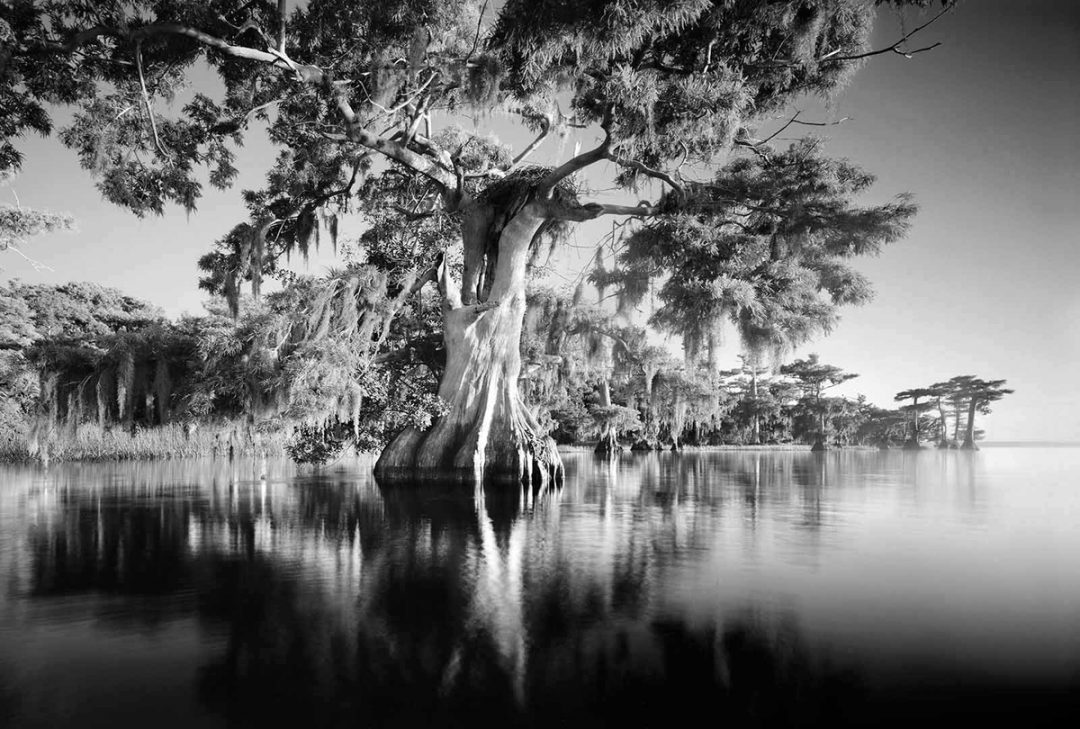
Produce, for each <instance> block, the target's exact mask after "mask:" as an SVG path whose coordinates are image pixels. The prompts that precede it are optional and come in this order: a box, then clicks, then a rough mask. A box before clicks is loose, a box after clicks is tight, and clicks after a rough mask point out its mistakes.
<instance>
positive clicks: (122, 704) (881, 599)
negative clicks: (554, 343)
mask: <svg viewBox="0 0 1080 729" xmlns="http://www.w3.org/2000/svg"><path fill="white" fill-rule="evenodd" d="M920 455H922V454H901V453H896V454H887V453H886V454H881V453H876V452H871V453H865V454H854V453H829V454H823V455H818V454H814V455H810V454H769V453H740V454H710V455H707V456H706V455H702V456H693V455H684V454H669V453H648V454H636V455H634V456H632V457H631V456H628V457H625V458H623V459H622V460H619V461H616V462H615V464H614V465H612V464H610V462H608V461H606V460H605V461H597V460H594V459H593V457H592V456H591V454H589V455H585V454H582V455H581V456H580V457H578V456H571V457H569V458H568V459H567V461H568V463H567V466H568V471H567V479H566V487H565V489H563V490H562V491H560V492H552V493H543V494H533V493H530V492H515V493H501V494H495V493H482V492H481V493H471V492H470V493H467V494H463V493H460V492H457V491H446V490H432V489H424V490H409V489H400V488H399V489H393V490H386V491H380V490H379V489H378V488H377V487H376V486H375V485H374V484H373V483H372V482H371V481H370V480H369V479H367V478H366V477H364V476H363V474H365V473H366V470H365V467H364V464H359V465H358V467H357V468H355V469H342V470H339V471H331V472H327V473H321V474H306V475H303V474H301V475H298V474H296V473H295V472H294V471H293V470H292V469H291V468H290V467H289V466H287V465H285V464H280V463H270V464H252V463H242V462H238V463H236V464H227V463H213V462H202V463H196V464H192V463H175V462H174V463H168V462H166V463H157V464H134V465H129V466H99V467H90V466H72V467H63V468H60V469H56V470H54V471H51V472H49V473H47V474H46V473H42V472H40V471H31V470H25V471H10V472H8V474H7V475H9V476H10V478H9V479H7V481H8V483H9V484H11V485H10V486H8V487H7V488H6V489H5V490H4V491H3V492H2V493H0V570H2V571H3V572H2V577H3V580H4V582H3V583H2V584H3V587H2V588H0V595H2V601H0V631H2V632H0V638H2V639H3V643H4V645H5V651H4V655H5V656H6V658H3V659H0V712H3V713H0V718H4V717H5V715H6V717H7V718H8V719H10V720H11V722H10V723H11V724H13V725H16V726H18V725H27V726H31V725H42V726H47V725H59V724H75V723H79V722H85V721H89V722H91V723H94V724H105V723H109V724H112V725H116V724H118V723H119V724H121V725H122V724H124V723H126V722H127V721H128V720H131V719H133V718H135V717H139V716H143V718H145V715H144V710H145V708H146V707H145V702H143V701H142V700H141V699H140V695H139V692H137V691H136V692H132V693H131V694H125V693H124V692H123V691H117V690H116V687H126V686H133V685H139V684H140V681H144V680H145V678H146V676H147V675H151V674H153V673H154V671H155V670H156V671H157V673H158V674H164V675H166V676H167V678H166V679H165V680H164V681H161V682H160V683H161V684H162V687H161V688H159V689H158V690H159V691H160V692H162V693H163V694H167V695H163V696H160V697H159V699H158V702H157V705H159V706H160V705H161V702H163V701H164V702H166V704H168V705H171V706H174V707H175V712H173V713H164V712H163V713H164V716H163V719H162V720H163V721H164V722H165V723H168V722H169V721H170V720H172V721H175V722H176V725H178V726H179V725H192V724H193V723H198V724H212V723H215V722H216V723H226V724H232V725H253V724H265V723H267V722H271V723H273V724H279V723H282V722H293V721H295V722H302V723H303V724H305V725H314V726H337V725H346V724H348V725H354V724H357V723H363V724H365V725H384V724H394V725H397V726H403V725H404V726H411V725H416V724H422V725H429V724H440V725H462V726H466V725H467V726H477V725H481V726H488V725H502V726H505V725H508V724H509V725H523V724H528V725H537V726H541V725H543V726H550V725H552V724H553V723H554V724H560V723H568V724H573V725H579V724H585V723H592V724H597V723H599V724H601V725H606V724H614V723H616V722H618V723H619V724H623V725H626V726H653V725H658V724H661V723H664V724H666V723H670V722H671V721H672V720H673V717H676V716H682V715H684V714H687V713H688V712H698V714H699V715H702V716H707V717H708V718H709V719H710V720H711V721H727V722H735V723H737V724H738V725H750V726H792V725H812V726H816V725H832V726H835V725H842V724H864V723H867V722H873V723H876V724H880V723H882V720H883V718H885V717H890V718H895V719H897V720H898V721H899V720H900V719H903V720H905V721H908V720H913V719H925V718H927V717H933V716H936V715H938V714H941V713H942V712H947V711H950V710H954V711H957V712H959V713H961V714H963V715H965V716H966V715H969V714H971V713H973V712H974V713H979V712H986V713H995V714H999V713H1001V712H1003V711H1005V712H1008V711H1014V712H1019V713H1021V714H1022V715H1023V716H1024V718H1025V720H1026V721H1027V722H1028V723H1030V722H1031V721H1033V720H1034V719H1037V718H1039V717H1042V716H1050V715H1051V713H1052V714H1054V715H1055V716H1059V715H1060V714H1061V713H1062V712H1065V711H1072V710H1075V708H1076V706H1075V700H1076V699H1075V693H1070V691H1071V690H1072V689H1075V688H1076V687H1077V686H1078V685H1080V681H1078V680H1077V679H1078V677H1080V674H1078V673H1076V669H1077V668H1078V667H1080V660H1077V659H1078V658H1080V630H1078V626H1080V620H1077V618H1078V617H1080V610H1078V609H1077V608H1078V607H1080V595H1078V594H1077V591H1076V589H1075V588H1073V587H1066V586H1060V587H1059V589H1058V590H1057V592H1055V593H1054V594H1051V595H1048V600H1047V603H1048V604H1052V605H1050V606H1051V607H1052V606H1053V605H1057V606H1058V607H1059V608H1060V606H1061V600H1062V599H1064V600H1066V601H1067V608H1066V609H1065V610H1064V611H1058V612H1054V611H1053V610H1051V611H1050V612H1047V609H1048V605H1047V604H1043V603H1042V602H1040V601H1039V600H1034V601H1032V600H1029V601H1028V603H1023V602H1022V601H1020V602H1017V601H1016V600H1015V599H1012V598H1008V597H1005V598H998V599H997V601H996V604H997V605H998V606H1003V607H1006V608H1008V609H1010V610H1013V611H1014V615H1013V616H1012V617H1013V618H1015V611H1017V610H1020V611H1023V610H1027V612H1028V614H1029V615H1030V619H1043V620H1046V621H1049V622H1047V623H1046V624H1044V626H1043V628H1044V629H1043V630H1042V631H1039V630H1035V631H1032V630H1030V628H1031V626H1030V624H1024V623H1023V622H1021V623H1019V624H1017V623H1015V620H1010V618H1009V616H1005V617H1002V616H1000V615H998V616H994V615H990V616H989V618H992V619H989V618H987V615H983V616H982V617H983V618H984V619H988V620H989V622H987V623H986V625H985V628H986V631H985V632H987V633H989V634H992V637H990V636H987V640H986V641H985V642H986V644H987V645H985V646H983V645H982V642H981V641H980V635H979V633H978V631H976V632H975V634H973V635H972V634H965V633H964V631H965V630H967V631H968V633H970V627H965V626H963V625H962V622H961V621H962V620H964V619H968V620H971V619H975V620H978V619H979V617H980V616H979V615H974V616H972V615H971V614H967V615H965V614H964V611H963V607H965V605H964V604H963V601H964V600H965V599H966V598H967V597H971V596H974V597H976V598H978V597H980V593H979V590H980V589H983V588H985V585H982V584H974V583H973V584H971V585H967V586H961V587H963V588H964V589H966V590H967V591H968V592H963V591H960V592H957V593H955V595H954V597H955V598H956V599H959V600H960V601H961V610H960V611H959V613H957V612H955V611H954V612H950V608H949V606H948V605H947V604H945V605H942V604H941V603H939V602H936V601H935V600H934V599H933V598H932V597H929V598H928V597H927V595H928V594H930V595H932V594H933V590H934V589H938V585H939V580H940V578H941V577H942V576H943V575H944V576H949V575H950V574H952V573H950V572H949V570H948V569H945V570H943V571H942V570H941V565H938V568H939V571H938V572H936V573H934V572H932V571H929V569H928V565H927V564H924V563H921V562H920V561H919V556H920V553H918V552H916V551H915V550H914V549H913V548H912V547H911V545H912V544H913V543H914V540H912V541H909V540H908V538H907V537H906V536H905V532H904V531H903V530H904V529H908V528H913V527H914V528H916V529H925V531H923V532H921V533H920V534H919V536H921V537H923V538H924V539H925V538H927V537H928V536H929V538H931V539H934V540H936V541H935V545H934V546H935V547H936V548H937V549H939V550H941V554H939V555H938V557H939V558H940V560H941V561H943V562H944V563H945V566H946V567H947V566H948V564H949V561H950V558H949V555H948V554H945V552H946V550H949V549H950V548H951V549H952V551H953V552H958V553H962V554H965V555H967V554H968V553H967V552H966V551H965V550H966V549H969V548H971V547H972V546H977V545H978V544H979V543H980V542H979V535H980V534H982V533H983V531H982V530H983V529H984V527H985V526H986V525H987V523H988V521H989V520H991V518H992V517H993V518H996V516H998V514H997V512H993V511H989V510H988V509H989V506H988V504H989V503H992V499H993V498H1002V497H1003V496H1005V495H1004V494H1002V493H1000V492H998V491H996V490H995V488H994V486H993V484H992V483H989V482H984V483H983V485H982V486H981V487H980V482H979V481H978V475H979V472H978V466H977V463H976V462H975V461H973V460H972V459H970V458H968V459H967V460H961V459H964V458H966V457H967V456H969V455H971V454H958V453H944V454H937V453H933V454H926V455H929V456H931V458H930V459H928V460H926V461H919V460H918V456H920ZM957 456H958V457H959V458H956V457H957ZM944 459H951V460H944ZM988 500H991V501H988ZM1067 503H1068V504H1073V505H1075V503H1076V501H1075V499H1074V500H1073V501H1069V502H1067ZM1059 506H1061V505H1060V504H1059ZM935 525H936V526H937V527H938V528H939V529H942V531H943V532H944V533H943V534H941V535H939V536H933V535H934V534H935V532H934V530H933V529H931V527H933V526H935ZM963 528H970V529H971V530H973V531H971V533H966V532H965V534H966V536H964V535H963V534H961V535H959V536H960V537H963V538H958V534H957V533H953V532H949V530H950V529H953V530H955V529H961V531H962V529H963ZM973 535H974V536H973ZM874 539H877V540H878V541H879V542H881V544H879V545H878V547H879V549H878V550H877V551H871V550H870V549H868V548H867V547H868V545H870V544H872V543H873V541H874ZM899 547H905V548H906V549H907V550H908V551H909V552H914V557H913V556H912V554H910V553H909V554H907V555H901V556H900V557H899V558H897V556H896V555H892V557H891V559H892V561H891V562H890V556H889V555H890V552H889V550H890V549H896V548H899ZM866 552H870V554H869V555H867V554H866ZM997 556H999V553H998V552H994V551H993V550H991V557H992V558H995V557H997ZM966 567H967V569H968V570H970V569H972V566H971V565H966ZM975 567H976V569H977V568H978V565H976V566H975ZM875 569H876V570H877V571H876V572H875ZM898 569H901V570H902V569H907V570H908V571H909V572H910V571H911V570H913V569H920V570H922V571H921V572H920V573H919V574H917V575H914V576H912V575H910V574H909V575H907V576H906V577H900V578H896V575H898V574H899V573H898V572H897V570H898ZM1043 570H1044V574H1049V575H1051V576H1053V577H1055V578H1057V577H1061V576H1064V575H1070V576H1071V575H1075V574H1076V570H1075V568H1073V567H1064V568H1063V569H1047V568H1046V566H1045V565H1043ZM878 573H880V574H878ZM875 575H878V578H877V579H883V582H885V581H888V582H890V583H891V584H890V585H885V584H879V585H873V584H871V585H870V587H867V586H866V585H865V584H864V583H866V582H867V581H870V582H871V583H872V582H873V581H874V580H875ZM881 575H884V576H885V577H884V578H881ZM860 580H861V583H860V582H859V581H860ZM1020 586H1021V587H1022V586H1023V584H1022V581H1021V584H1020ZM1009 587H1010V585H1000V586H999V589H998V592H1001V591H1002V590H1007V589H1008V588H1009ZM890 589H891V590H895V594H894V593H893V592H890ZM901 593H905V594H906V593H913V594H914V599H915V600H916V601H917V602H918V609H919V610H920V611H922V614H920V615H914V616H913V615H911V614H902V615H901V614H895V613H893V612H890V611H888V610H882V609H880V606H882V605H885V604H889V605H892V606H893V607H895V608H905V607H906V606H907V605H908V604H910V600H911V599H913V598H911V597H910V595H909V596H908V597H907V598H905V597H904V595H903V594H901ZM968 593H971V594H970V595H969V594H968ZM905 600H907V601H908V602H905ZM875 608H877V609H876V610H875ZM943 610H944V611H943ZM942 611H943V612H942ZM868 615H870V616H871V618H872V619H870V620H869V621H868V620H867V616H868ZM1010 625H1011V626H1012V627H1011V628H1010V627H1009V626H1010ZM867 626H870V627H869V628H868V627H867ZM942 630H953V631H956V633H954V634H952V635H950V636H947V637H943V636H942V634H941V631H942ZM57 632H61V633H62V634H63V635H64V642H63V643H60V644H58V643H56V642H55V641H53V640H51V639H50V635H55V634H56V633H57ZM1039 632H1044V633H1048V635H1042V636H1040V635H1037V634H1036V633H1039ZM913 636H915V639H913ZM920 636H921V637H920ZM1047 637H1050V638H1052V639H1053V640H1052V641H1051V642H1052V643H1053V645H1054V648H1055V650H1057V653H1056V654H1051V653H1045V651H1044V650H1043V649H1042V648H1040V645H1041V644H1040V642H1039V641H1041V640H1046V638H1047ZM80 646H85V647H86V648H85V650H84V649H83V648H81V647H80ZM102 646H106V647H108V648H109V651H116V650H118V646H119V647H121V648H122V650H123V651H128V653H125V654H122V655H121V659H118V658H117V654H116V653H115V652H108V651H103V650H102V649H101V648H102ZM958 647H959V648H960V649H962V650H959V651H958V650H957V648H958ZM964 651H967V654H965V653H964ZM986 652H989V653H996V654H997V655H998V663H997V664H993V665H988V664H987V663H986V662H985V661H983V660H982V659H983V657H984V654H985V653H986ZM42 655H48V656H51V662H49V661H47V662H45V663H42V660H41V658H40V656H42ZM125 656H126V658H124V657H125ZM73 657H74V658H73ZM35 661H37V662H35ZM69 661H70V662H72V663H75V664H77V665H78V666H80V667H81V668H82V669H83V671H80V672H76V673H73V672H72V671H70V670H67V671H65V670H64V669H62V668H61V667H60V666H61V664H62V663H64V662H69ZM1018 661H1019V662H1020V663H1019V664H1018V663H1017V662H1018ZM1024 661H1026V662H1027V663H1026V664H1024V663H1023V662H1024ZM1017 665H1021V666H1022V667H1021V669H1020V670H1016V666H1017ZM1010 666H1011V667H1012V668H1011V669H1010ZM1024 666H1026V668H1025V667H1024ZM1070 666H1071V668H1070ZM915 668H917V669H918V670H914V669H915ZM998 669H1000V673H997V674H995V673H994V670H998ZM85 671H93V672H97V673H96V674H94V675H95V676H96V677H97V681H96V682H95V681H94V680H89V679H88V677H87V675H86V673H85ZM1070 671H1072V673H1070ZM148 672H149V673H148ZM958 680H959V683H958ZM103 685H107V686H111V687H113V691H112V693H111V698H109V699H108V700H104V701H103V700H97V701H94V700H91V698H93V697H90V698H87V697H85V696H84V695H85V694H87V693H92V694H94V695H95V696H97V698H98V699H100V698H101V693H102V691H103V689H102V686H103ZM958 687H962V689H963V690H959V688H958ZM1003 687H1005V688H1009V689H1010V691H1011V693H1002V692H1001V689H1002V688H1003ZM56 694H58V695H62V696H67V697H76V698H77V699H78V700H71V701H67V702H61V704H62V705H61V706H57V705H54V704H53V703H52V702H50V701H48V700H46V699H45V698H43V697H44V696H47V695H56ZM80 697H81V698H80ZM927 697H930V698H929V699H927ZM83 699H85V700H83ZM927 700H930V703H929V704H927V703H926V701H927ZM170 702H171V703H170ZM928 707H929V708H928ZM883 712H886V713H884V714H883Z"/></svg>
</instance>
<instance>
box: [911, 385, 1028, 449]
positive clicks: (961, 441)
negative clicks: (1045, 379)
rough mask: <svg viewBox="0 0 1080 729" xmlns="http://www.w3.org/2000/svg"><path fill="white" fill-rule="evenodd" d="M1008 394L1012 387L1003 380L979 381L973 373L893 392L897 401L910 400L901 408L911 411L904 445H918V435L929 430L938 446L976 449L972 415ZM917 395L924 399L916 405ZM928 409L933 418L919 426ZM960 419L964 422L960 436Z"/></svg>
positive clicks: (987, 410) (977, 434)
mask: <svg viewBox="0 0 1080 729" xmlns="http://www.w3.org/2000/svg"><path fill="white" fill-rule="evenodd" d="M1012 393H1013V390H1010V389H1008V388H1006V387H1005V380H983V379H981V378H978V377H975V376H974V375H958V376H956V377H953V378H951V379H949V380H945V381H943V382H935V383H934V384H932V385H930V386H928V387H920V388H914V389H911V390H904V391H903V392H899V393H897V395H896V399H897V400H911V401H912V404H911V405H908V406H905V408H904V409H905V410H906V411H907V412H910V413H911V414H912V429H911V438H910V440H908V441H907V447H911V448H919V447H920V445H919V441H920V438H921V434H922V433H923V432H929V433H930V435H931V437H932V438H933V439H934V440H935V441H936V442H937V445H938V447H939V448H964V449H967V450H976V449H977V446H976V445H975V441H976V440H977V439H978V438H979V437H980V436H981V434H982V433H981V431H979V430H976V428H975V415H976V414H982V415H988V414H989V413H990V404H991V403H993V402H997V401H998V400H1000V399H1002V398H1003V397H1005V396H1006V395H1011V394H1012ZM920 398H926V401H925V402H923V403H921V404H920V403H919V399H920ZM930 412H935V413H936V414H937V418H936V419H929V422H928V423H927V426H926V427H922V428H920V423H922V422H923V420H924V416H925V414H926V413H930ZM950 420H951V423H952V429H951V435H950ZM961 421H963V422H964V423H965V426H964V428H963V434H962V435H961Z"/></svg>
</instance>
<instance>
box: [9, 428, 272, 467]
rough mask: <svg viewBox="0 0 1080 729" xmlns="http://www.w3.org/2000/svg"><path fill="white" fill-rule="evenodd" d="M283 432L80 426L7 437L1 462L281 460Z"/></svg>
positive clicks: (234, 429) (242, 429)
mask: <svg viewBox="0 0 1080 729" xmlns="http://www.w3.org/2000/svg"><path fill="white" fill-rule="evenodd" d="M286 440H287V436H286V434H285V433H256V434H254V436H251V435H249V434H248V431H247V430H246V428H245V426H243V425H235V424H230V423H223V424H212V425H200V426H199V427H198V428H197V429H195V430H194V431H188V430H186V429H185V428H184V426H183V425H180V424H172V425H165V426H161V427H157V428H148V429H141V430H136V431H135V432H131V431H127V430H122V429H120V428H111V429H109V428H106V429H102V428H99V427H97V426H94V425H82V426H80V427H79V428H78V429H77V430H75V431H72V430H69V429H63V430H61V431H60V432H57V433H50V434H48V435H47V436H41V435H38V434H34V433H28V434H17V435H8V436H7V437H6V438H4V439H3V440H2V441H0V461H2V462H8V463H25V462H33V461H39V462H51V461H128V460H141V459H167V458H190V457H196V456H210V455H228V453H229V449H230V448H231V449H232V452H233V454H234V455H237V456H240V455H262V454H264V453H266V454H268V455H279V454H283V453H284V452H285V442H286Z"/></svg>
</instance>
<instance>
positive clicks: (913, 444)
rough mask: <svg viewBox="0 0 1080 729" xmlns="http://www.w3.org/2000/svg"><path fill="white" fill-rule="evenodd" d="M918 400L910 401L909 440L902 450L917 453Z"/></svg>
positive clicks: (918, 434) (918, 447)
mask: <svg viewBox="0 0 1080 729" xmlns="http://www.w3.org/2000/svg"><path fill="white" fill-rule="evenodd" d="M920 435H921V434H920V433H919V398H917V397H915V398H912V399H911V438H910V439H909V440H908V441H907V442H906V443H904V450H908V451H917V450H919V449H920V448H921V446H920V445H919V436H920Z"/></svg>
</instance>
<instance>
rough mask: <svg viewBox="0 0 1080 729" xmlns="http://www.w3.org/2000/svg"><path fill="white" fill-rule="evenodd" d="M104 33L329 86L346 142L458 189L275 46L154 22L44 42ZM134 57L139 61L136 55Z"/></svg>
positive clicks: (65, 47)
mask: <svg viewBox="0 0 1080 729" xmlns="http://www.w3.org/2000/svg"><path fill="white" fill-rule="evenodd" d="M103 35H108V36H113V37H116V38H120V39H124V40H128V41H131V42H134V43H135V44H136V48H137V49H138V48H139V45H140V44H141V42H142V41H143V40H145V39H147V38H153V37H156V36H161V35H179V36H184V37H186V38H191V39H192V40H195V41H197V42H198V43H200V44H201V45H204V46H207V47H209V48H214V49H215V50H217V51H220V52H221V53H224V54H225V55H228V56H231V57H233V58H242V59H245V60H250V61H257V62H259V63H266V64H270V65H272V66H275V67H277V68H281V69H283V70H288V71H291V72H293V73H295V74H296V77H297V79H298V80H299V81H301V82H303V83H307V84H311V85H321V86H324V87H326V88H329V89H332V91H333V94H334V96H335V98H336V101H337V107H338V110H339V112H340V113H341V115H342V116H343V117H344V119H345V123H346V137H347V139H348V141H351V142H355V143H357V144H361V145H363V146H365V147H368V148H369V149H372V150H374V151H376V152H379V153H380V154H383V155H385V156H387V157H389V158H390V159H392V160H394V161H396V162H399V163H401V164H403V165H405V166H406V167H408V168H410V169H412V170H413V171H415V172H417V173H419V174H422V175H424V176H425V177H428V178H429V179H431V180H432V181H433V182H435V183H437V184H439V185H441V186H442V187H443V188H444V190H446V191H448V192H449V191H456V190H457V180H456V178H455V177H454V174H453V173H452V172H451V171H450V170H448V169H447V168H445V167H444V166H442V165H440V164H439V163H438V162H436V161H435V160H433V159H431V158H429V157H426V156H424V155H422V154H418V153H417V152H414V151H412V150H411V149H409V148H407V147H406V146H404V145H402V144H399V143H397V142H394V141H391V140H388V139H385V138H383V137H380V136H378V135H376V134H373V133H372V132H370V131H368V130H367V129H364V128H363V126H362V125H361V123H360V121H359V119H358V117H357V115H356V112H355V111H353V109H352V106H351V105H350V104H349V102H348V99H347V98H346V96H345V93H344V91H343V89H342V85H343V83H344V82H338V83H335V82H334V81H333V80H332V78H331V74H330V73H329V72H326V71H324V70H323V69H322V68H320V67H318V66H313V65H308V64H301V63H296V62H294V61H293V60H292V59H290V58H289V57H288V56H287V55H285V53H284V51H281V50H278V49H271V50H267V51H263V50H259V49H257V48H250V47H247V46H237V45H233V44H231V43H229V42H228V41H226V40H224V39H222V38H218V37H217V36H213V35H210V34H209V33H205V32H203V31H201V30H198V29H196V28H192V27H189V26H186V25H180V24H178V23H154V24H151V25H146V26H143V27H141V28H137V29H135V30H132V31H125V30H122V29H117V28H108V27H106V26H95V27H93V28H90V29H88V30H85V31H81V32H79V33H76V34H75V36H74V37H73V38H72V39H71V41H69V42H68V43H66V44H60V45H57V44H51V45H47V46H46V47H45V49H46V50H50V51H59V52H70V51H72V50H74V49H75V48H78V47H79V46H81V45H83V44H86V43H89V42H91V41H93V40H95V39H97V38H99V37H101V36H103ZM136 60H139V59H138V57H137V58H136ZM152 119H153V115H151V120H152ZM155 136H156V134H155ZM330 138H333V137H330Z"/></svg>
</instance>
